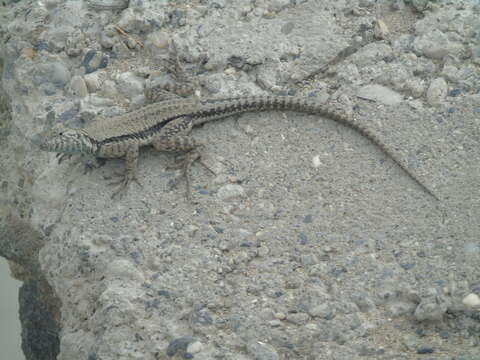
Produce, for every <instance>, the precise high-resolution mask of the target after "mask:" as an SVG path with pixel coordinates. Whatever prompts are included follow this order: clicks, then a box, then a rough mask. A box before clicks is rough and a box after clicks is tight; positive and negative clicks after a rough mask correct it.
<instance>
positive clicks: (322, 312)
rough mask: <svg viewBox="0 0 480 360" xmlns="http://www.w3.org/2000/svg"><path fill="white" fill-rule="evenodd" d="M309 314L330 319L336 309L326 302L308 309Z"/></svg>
mask: <svg viewBox="0 0 480 360" xmlns="http://www.w3.org/2000/svg"><path fill="white" fill-rule="evenodd" d="M308 313H309V314H310V316H313V317H318V318H322V319H325V320H332V319H333V318H334V317H335V313H336V310H335V308H334V307H333V306H330V305H329V304H328V303H323V304H320V305H317V306H315V307H313V308H312V309H310V310H309V311H308Z"/></svg>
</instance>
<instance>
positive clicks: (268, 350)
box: [247, 341, 280, 360]
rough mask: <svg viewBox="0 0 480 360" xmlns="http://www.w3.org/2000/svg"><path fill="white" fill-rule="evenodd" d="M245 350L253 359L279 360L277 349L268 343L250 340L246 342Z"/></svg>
mask: <svg viewBox="0 0 480 360" xmlns="http://www.w3.org/2000/svg"><path fill="white" fill-rule="evenodd" d="M247 351H248V353H249V354H251V355H252V356H253V358H254V359H259V360H260V359H261V360H279V359H280V356H279V355H278V353H277V351H276V350H275V349H274V348H273V347H272V346H271V345H269V344H266V343H264V342H261V341H250V342H249V343H248V344H247Z"/></svg>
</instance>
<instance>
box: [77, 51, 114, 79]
mask: <svg viewBox="0 0 480 360" xmlns="http://www.w3.org/2000/svg"><path fill="white" fill-rule="evenodd" d="M107 65H108V57H107V56H106V55H104V54H103V53H102V52H100V51H97V50H88V51H87V52H86V54H85V56H84V57H83V60H82V63H81V64H80V66H83V67H84V68H85V73H87V74H90V73H92V72H94V71H97V70H98V69H103V68H106V67H107Z"/></svg>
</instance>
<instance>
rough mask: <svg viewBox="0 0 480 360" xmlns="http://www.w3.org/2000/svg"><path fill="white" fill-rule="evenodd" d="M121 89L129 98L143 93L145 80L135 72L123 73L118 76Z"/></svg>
mask: <svg viewBox="0 0 480 360" xmlns="http://www.w3.org/2000/svg"><path fill="white" fill-rule="evenodd" d="M116 80H117V82H118V87H119V90H120V92H121V93H122V94H124V95H125V96H127V97H128V98H129V99H133V98H134V97H135V96H137V95H139V94H142V93H143V86H144V85H143V84H144V82H143V80H142V79H141V78H139V77H138V76H136V75H135V74H134V73H133V72H125V73H121V74H119V75H118V76H117V78H116Z"/></svg>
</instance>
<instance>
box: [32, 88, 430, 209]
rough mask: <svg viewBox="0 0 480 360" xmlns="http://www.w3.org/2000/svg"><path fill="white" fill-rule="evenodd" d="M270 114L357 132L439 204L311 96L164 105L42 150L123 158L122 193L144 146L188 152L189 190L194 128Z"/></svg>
mask: <svg viewBox="0 0 480 360" xmlns="http://www.w3.org/2000/svg"><path fill="white" fill-rule="evenodd" d="M270 110H277V111H297V112H301V113H307V114H313V115H319V116H325V117H329V118H331V119H333V120H335V121H337V122H339V123H342V124H344V125H345V126H348V127H350V128H353V129H354V130H356V131H357V132H359V133H360V134H362V135H363V136H365V137H367V138H368V139H369V140H370V141H372V142H373V143H374V144H375V145H377V146H378V147H379V148H380V149H381V150H382V151H383V152H384V153H386V154H387V155H388V156H389V157H390V158H391V159H393V161H394V162H395V163H396V164H397V165H398V166H400V167H401V168H402V169H403V170H404V171H405V172H406V173H407V174H408V175H409V177H410V178H411V179H412V180H413V181H415V182H416V183H417V184H418V185H419V186H420V187H421V188H422V189H423V190H424V191H425V192H427V193H428V194H429V195H431V196H432V197H434V198H435V199H437V200H438V198H437V197H436V195H435V194H434V193H433V192H431V191H430V190H429V189H428V188H427V187H426V186H425V185H424V184H423V183H422V182H421V181H420V180H419V179H418V178H417V177H416V176H415V175H413V174H412V173H411V172H410V171H409V170H408V169H407V168H406V166H405V165H403V163H402V162H401V161H400V160H399V159H398V158H397V157H396V156H395V155H394V154H393V153H392V152H391V151H389V150H388V148H387V146H386V145H385V144H384V143H383V142H382V141H381V140H380V139H379V138H378V137H377V136H375V135H374V134H373V133H372V132H371V131H370V130H368V129H367V128H366V127H365V126H363V125H362V124H360V123H359V122H358V121H357V120H356V119H355V118H354V117H353V116H351V115H350V114H348V113H346V112H345V111H343V110H342V109H341V107H339V106H336V105H334V104H332V103H329V104H327V105H320V104H318V103H316V102H315V101H314V100H313V99H311V98H307V97H305V98H304V97H291V96H268V95H267V96H248V97H236V98H223V99H204V100H197V99H174V100H166V101H161V102H156V103H153V104H149V105H146V106H144V107H142V108H140V109H137V110H133V111H131V112H128V113H125V114H123V115H119V116H114V117H111V118H108V119H101V120H97V121H95V122H93V123H92V124H91V125H88V126H87V127H85V128H83V129H69V128H66V127H63V126H60V127H59V128H56V129H54V130H52V132H51V134H49V135H48V136H46V137H45V138H44V140H43V141H42V143H41V144H40V148H41V149H42V150H46V151H53V152H58V153H64V154H73V153H82V154H90V155H93V156H95V157H100V158H121V157H124V158H125V160H126V171H125V175H124V176H123V179H122V180H121V181H119V182H118V183H117V184H120V185H121V186H120V189H119V191H120V190H123V189H125V188H126V187H127V186H128V185H129V183H130V182H132V181H136V177H135V174H136V166H137V159H138V151H139V148H140V147H141V146H146V145H152V146H153V147H154V148H155V149H157V150H159V151H184V152H187V158H186V160H185V167H184V172H185V175H186V177H187V188H188V187H189V178H188V169H189V166H190V165H191V164H192V163H193V162H194V161H195V160H196V159H198V158H199V154H198V152H197V151H196V150H197V149H198V147H199V146H200V145H201V144H200V143H198V142H197V141H195V139H193V138H191V137H189V136H188V134H189V133H190V131H191V129H192V128H193V127H194V126H198V125H201V124H203V123H205V122H208V121H212V120H216V119H221V118H225V117H228V116H231V115H235V114H240V113H244V112H260V111H270ZM116 193H117V192H116ZM116 193H115V194H116ZM188 193H189V192H187V194H188ZM115 194H114V195H115Z"/></svg>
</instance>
